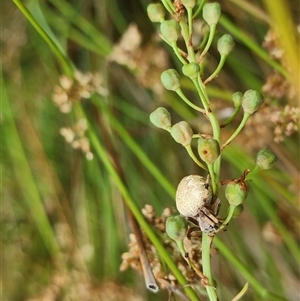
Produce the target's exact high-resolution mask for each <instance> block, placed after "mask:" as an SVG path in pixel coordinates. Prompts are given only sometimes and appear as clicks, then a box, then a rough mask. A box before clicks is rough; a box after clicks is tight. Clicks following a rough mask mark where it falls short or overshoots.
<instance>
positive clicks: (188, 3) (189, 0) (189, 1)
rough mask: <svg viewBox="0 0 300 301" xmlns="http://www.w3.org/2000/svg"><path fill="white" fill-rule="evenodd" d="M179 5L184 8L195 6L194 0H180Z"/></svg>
mask: <svg viewBox="0 0 300 301" xmlns="http://www.w3.org/2000/svg"><path fill="white" fill-rule="evenodd" d="M181 3H182V4H183V5H184V7H186V8H193V7H194V6H195V5H196V0H181Z"/></svg>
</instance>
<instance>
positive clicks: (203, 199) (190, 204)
mask: <svg viewBox="0 0 300 301" xmlns="http://www.w3.org/2000/svg"><path fill="white" fill-rule="evenodd" d="M211 198H212V191H211V188H210V186H209V185H208V187H207V188H206V179H205V178H204V177H201V176H198V175H190V176H187V177H184V178H183V179H182V180H181V182H180V183H179V185H178V187H177V191H176V207H177V210H178V211H179V213H180V214H182V215H183V216H186V217H194V216H196V215H197V214H199V212H200V210H201V208H203V206H205V205H206V204H209V203H210V201H211Z"/></svg>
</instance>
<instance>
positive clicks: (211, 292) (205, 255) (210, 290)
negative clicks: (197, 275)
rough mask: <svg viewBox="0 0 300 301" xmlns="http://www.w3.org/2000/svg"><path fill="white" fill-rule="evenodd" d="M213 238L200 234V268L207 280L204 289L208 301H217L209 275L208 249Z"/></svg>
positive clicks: (210, 275) (210, 274)
mask: <svg viewBox="0 0 300 301" xmlns="http://www.w3.org/2000/svg"><path fill="white" fill-rule="evenodd" d="M212 240H213V237H212V236H209V235H208V234H207V233H204V232H203V233H202V267H203V274H204V276H205V277H206V278H207V280H208V285H207V286H206V287H205V288H206V291H207V294H208V297H209V300H210V301H217V300H218V296H217V291H216V288H215V287H214V285H213V278H212V273H211V264H210V249H211V244H212Z"/></svg>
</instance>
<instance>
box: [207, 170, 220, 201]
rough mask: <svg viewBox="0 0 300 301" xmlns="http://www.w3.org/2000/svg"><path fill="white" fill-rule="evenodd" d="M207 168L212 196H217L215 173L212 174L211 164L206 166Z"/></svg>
mask: <svg viewBox="0 0 300 301" xmlns="http://www.w3.org/2000/svg"><path fill="white" fill-rule="evenodd" d="M207 167H208V171H209V175H210V179H211V184H212V191H213V195H214V196H217V194H218V184H217V182H216V175H215V172H214V167H213V164H207Z"/></svg>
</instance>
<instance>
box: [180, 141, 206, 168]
mask: <svg viewBox="0 0 300 301" xmlns="http://www.w3.org/2000/svg"><path fill="white" fill-rule="evenodd" d="M185 149H186V150H187V152H188V154H189V155H190V157H191V158H192V159H193V160H194V162H195V163H196V164H197V165H198V166H199V167H201V168H202V169H204V170H207V167H206V166H205V165H204V164H203V163H201V162H200V161H199V160H198V158H197V157H196V156H195V154H194V152H193V149H192V147H191V145H190V144H189V145H187V146H186V147H185Z"/></svg>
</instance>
